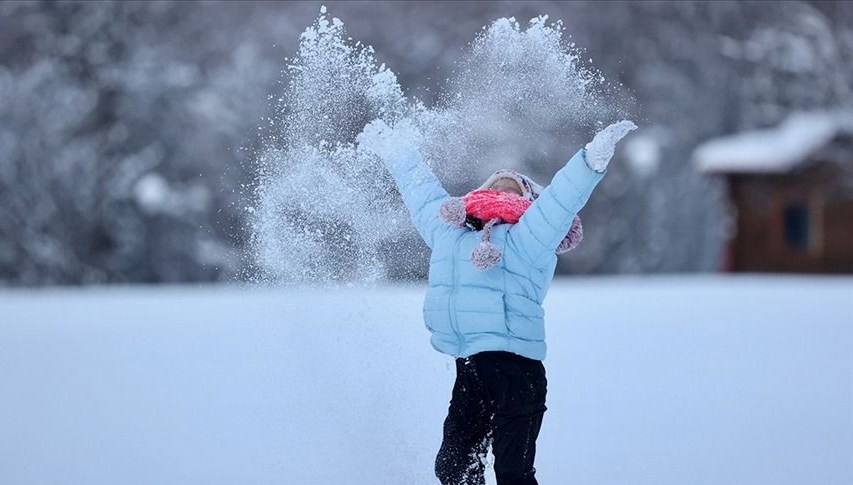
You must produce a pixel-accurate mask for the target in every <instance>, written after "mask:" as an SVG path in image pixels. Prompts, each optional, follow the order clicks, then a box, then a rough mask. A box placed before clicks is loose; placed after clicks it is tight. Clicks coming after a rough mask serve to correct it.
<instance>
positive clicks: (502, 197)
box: [462, 189, 532, 224]
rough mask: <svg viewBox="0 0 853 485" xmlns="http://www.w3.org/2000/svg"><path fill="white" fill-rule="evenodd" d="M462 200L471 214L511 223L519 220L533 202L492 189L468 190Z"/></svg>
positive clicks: (486, 219)
mask: <svg viewBox="0 0 853 485" xmlns="http://www.w3.org/2000/svg"><path fill="white" fill-rule="evenodd" d="M462 201H463V202H464V203H465V212H466V213H467V214H468V215H470V216H474V217H476V218H477V219H480V220H481V221H483V222H486V221H489V220H492V219H501V220H502V221H503V222H507V223H509V224H515V223H516V222H518V220H519V219H521V215H522V214H524V211H526V210H527V208H528V207H530V204H532V202H531V201H529V200H527V199H525V198H524V197H522V196H520V195H517V194H513V193H510V192H504V191H501V190H492V189H479V190H474V191H472V192H468V193H467V194H465V196H464V197H462Z"/></svg>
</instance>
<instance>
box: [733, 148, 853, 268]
mask: <svg viewBox="0 0 853 485" xmlns="http://www.w3.org/2000/svg"><path fill="white" fill-rule="evenodd" d="M842 175H843V174H842V173H841V170H840V169H839V168H838V166H837V165H835V164H826V163H818V164H806V168H804V169H802V170H798V171H795V172H793V173H790V174H771V175H758V174H754V175H752V174H751V175H730V176H729V191H730V196H731V201H732V204H733V205H734V208H735V210H736V220H737V232H736V234H735V236H734V239H733V240H732V241H731V242H730V251H731V259H732V262H731V267H732V269H733V270H734V271H742V272H796V273H850V272H853V190H849V189H844V188H843V184H842V183H841V179H842ZM786 208H788V210H789V216H788V217H789V220H788V221H787V222H786ZM805 213H807V220H808V231H807V232H808V238H807V239H808V242H807V244H804V245H800V244H792V243H791V241H792V239H791V237H790V236H791V234H797V233H798V232H797V231H791V227H794V228H795V229H796V228H798V227H802V225H799V224H793V225H792V224H791V221H801V220H803V219H804V218H803V217H802V216H803V214H805ZM792 214H793V215H794V216H799V217H790V216H791V215H792ZM786 231H788V233H787V236H786ZM793 240H795V241H800V239H797V238H794V239H793Z"/></svg>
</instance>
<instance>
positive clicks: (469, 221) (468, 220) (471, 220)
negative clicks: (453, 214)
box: [465, 215, 483, 231]
mask: <svg viewBox="0 0 853 485" xmlns="http://www.w3.org/2000/svg"><path fill="white" fill-rule="evenodd" d="M465 225H466V226H468V227H469V228H470V229H473V230H475V231H481V230H483V221H482V219H480V218H478V217H474V216H472V215H466V216H465Z"/></svg>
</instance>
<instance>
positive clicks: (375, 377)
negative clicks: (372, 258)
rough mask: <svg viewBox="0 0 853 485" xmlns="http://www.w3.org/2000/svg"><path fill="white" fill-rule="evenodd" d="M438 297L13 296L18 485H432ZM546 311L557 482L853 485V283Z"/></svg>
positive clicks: (618, 285) (652, 296) (110, 292)
mask: <svg viewBox="0 0 853 485" xmlns="http://www.w3.org/2000/svg"><path fill="white" fill-rule="evenodd" d="M423 291H424V288H423V287H422V286H419V285H415V286H399V287H383V288H378V289H347V290H301V291H293V290H285V289H278V290H272V289H263V290H257V289H255V290H250V289H239V288H227V287H172V288H137V287H127V288H118V289H94V290H48V291H34V290H33V291H29V290H28V291H13V290H3V291H2V292H0V484H3V485H49V484H62V485H117V484H121V485H132V484H146V485H171V484H174V485H191V484H192V485H195V484H198V485H215V484H221V485H252V484H258V485H260V484H277V485H310V484H317V485H349V484H352V485H426V484H433V483H436V482H434V479H433V478H432V460H433V455H434V453H435V451H436V449H437V447H438V444H439V440H440V429H441V422H442V419H443V417H444V412H445V410H446V405H447V399H448V398H449V394H450V386H451V384H452V380H453V372H452V361H451V359H449V358H446V357H443V356H441V355H439V354H437V353H435V352H434V351H433V350H432V349H431V348H430V346H429V343H428V336H427V332H426V330H425V329H424V327H423V325H422V323H421V320H420V304H421V298H422V295H423ZM546 310H547V322H548V332H549V335H548V338H549V343H550V349H549V352H550V353H549V358H548V359H547V361H546V368H547V369H548V378H549V397H548V405H549V411H548V413H547V414H546V416H545V424H544V428H543V432H542V436H541V439H540V445H539V449H540V452H539V455H538V459H537V468H538V469H539V477H540V482H541V483H542V484H544V485H569V484H578V485H586V484H607V485H645V484H648V485H686V484H708V485H724V484H725V485H730V484H743V485H757V484H767V485H776V484H778V485H782V484H819V485H835V484H838V485H849V484H853V279H851V278H766V277H745V278H728V277H697V278H675V277H673V278H655V279H649V278H643V279H641V278H601V279H573V280H566V281H559V282H557V283H556V284H555V286H554V288H553V290H552V292H551V294H550V295H549V300H548V304H547V308H546Z"/></svg>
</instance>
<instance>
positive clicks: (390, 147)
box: [355, 118, 423, 160]
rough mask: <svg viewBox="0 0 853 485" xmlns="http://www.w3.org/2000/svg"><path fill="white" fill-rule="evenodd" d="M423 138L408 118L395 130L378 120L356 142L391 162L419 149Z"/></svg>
mask: <svg viewBox="0 0 853 485" xmlns="http://www.w3.org/2000/svg"><path fill="white" fill-rule="evenodd" d="M422 138H423V137H422V135H421V132H420V131H419V130H418V129H417V128H416V127H415V126H414V125H413V124H412V122H411V120H409V119H408V118H406V119H403V120H400V121H399V122H397V124H396V125H395V126H394V127H393V128H392V127H390V126H388V124H387V123H385V122H384V121H382V120H381V119H379V118H377V119H375V120H373V121H371V122H370V123H368V124H367V126H365V127H364V130H362V132H361V133H359V134H358V136H356V137H355V141H356V143H358V147H359V148H360V149H362V150H367V151H370V152H373V153H375V154H377V155H379V158H381V159H383V160H389V159H392V158H394V157H396V156H399V155H401V154H403V153H406V152H408V151H410V150H412V149H415V148H417V146H418V145H419V144H420V142H421V140H422Z"/></svg>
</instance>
